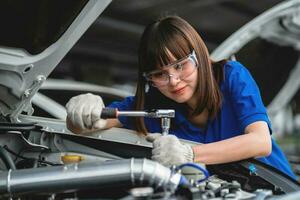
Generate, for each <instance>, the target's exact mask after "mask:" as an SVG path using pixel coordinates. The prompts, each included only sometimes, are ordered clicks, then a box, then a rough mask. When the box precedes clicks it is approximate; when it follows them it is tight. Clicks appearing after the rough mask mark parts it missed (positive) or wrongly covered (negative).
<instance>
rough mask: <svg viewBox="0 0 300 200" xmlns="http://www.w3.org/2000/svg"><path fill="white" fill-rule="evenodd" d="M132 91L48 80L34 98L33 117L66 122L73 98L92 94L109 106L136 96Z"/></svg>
mask: <svg viewBox="0 0 300 200" xmlns="http://www.w3.org/2000/svg"><path fill="white" fill-rule="evenodd" d="M131 90H132V89H130V88H128V89H127V90H124V89H117V88H112V87H106V86H100V85H95V84H91V83H85V82H79V81H73V80H63V79H47V80H46V81H45V82H44V83H43V84H42V85H41V87H40V88H39V91H38V92H37V93H36V94H35V95H34V96H33V98H32V105H33V109H34V113H33V115H34V116H40V117H50V118H51V117H52V118H56V119H62V120H65V119H66V116H67V113H66V110H65V105H66V103H67V102H68V100H69V99H70V98H71V97H73V96H76V95H80V94H84V93H92V94H96V95H99V96H101V97H102V99H103V102H104V104H105V105H109V104H110V103H111V102H113V101H120V100H123V99H124V98H125V97H128V96H132V95H134V94H133V93H132V92H130V91H131Z"/></svg>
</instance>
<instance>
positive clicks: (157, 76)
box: [151, 71, 168, 79]
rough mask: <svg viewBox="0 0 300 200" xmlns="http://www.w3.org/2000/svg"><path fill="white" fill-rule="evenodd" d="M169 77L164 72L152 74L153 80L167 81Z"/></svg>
mask: <svg viewBox="0 0 300 200" xmlns="http://www.w3.org/2000/svg"><path fill="white" fill-rule="evenodd" d="M167 76H168V75H167V73H166V72H164V71H160V72H155V73H153V74H151V78H152V79H165V78H166V77H167Z"/></svg>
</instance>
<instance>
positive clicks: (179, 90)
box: [171, 86, 186, 94]
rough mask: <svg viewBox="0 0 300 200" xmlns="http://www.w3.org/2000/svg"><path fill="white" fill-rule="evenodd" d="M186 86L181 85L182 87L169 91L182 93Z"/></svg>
mask: <svg viewBox="0 0 300 200" xmlns="http://www.w3.org/2000/svg"><path fill="white" fill-rule="evenodd" d="M185 88H186V86H184V87H182V88H178V89H176V90H173V91H171V93H173V94H179V93H182V92H183V91H184V89H185Z"/></svg>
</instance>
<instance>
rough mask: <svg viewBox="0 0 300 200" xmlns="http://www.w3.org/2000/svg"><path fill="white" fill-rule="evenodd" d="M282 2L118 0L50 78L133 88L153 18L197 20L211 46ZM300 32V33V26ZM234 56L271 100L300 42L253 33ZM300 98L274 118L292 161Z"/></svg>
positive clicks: (292, 98) (291, 65) (288, 73)
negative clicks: (141, 42) (169, 16)
mask: <svg viewBox="0 0 300 200" xmlns="http://www.w3.org/2000/svg"><path fill="white" fill-rule="evenodd" d="M281 2H283V1H280V0H259V1H253V0H138V1H137V0H114V1H112V3H111V4H110V5H109V6H108V8H107V9H106V10H105V11H104V13H103V14H102V15H101V16H100V17H99V18H98V19H97V20H96V21H95V22H94V24H93V25H92V26H91V27H90V28H89V29H88V31H87V32H86V33H85V34H84V36H83V37H82V38H81V39H80V40H79V41H78V42H77V44H76V45H75V46H74V47H73V48H72V50H71V51H70V52H69V53H68V54H67V56H66V57H65V58H64V59H63V60H62V61H61V63H60V64H59V66H58V67H57V68H56V69H55V70H54V71H53V72H52V74H51V75H50V78H58V79H70V80H76V81H82V82H88V83H92V84H96V85H101V86H108V87H112V88H118V89H122V90H123V91H127V92H129V93H134V92H135V84H136V77H137V67H138V61H137V49H138V45H139V40H140V37H141V34H142V32H143V29H144V28H145V26H146V25H147V24H148V23H149V22H150V21H151V20H153V19H156V18H157V17H159V16H162V15H166V14H176V15H179V16H180V17H182V18H184V19H185V20H187V21H188V22H190V23H191V24H192V25H193V26H194V28H195V29H196V30H197V31H198V32H199V33H200V35H201V37H202V38H203V39H204V41H205V42H206V44H207V47H208V49H209V51H210V52H213V51H214V50H215V49H216V48H217V47H218V46H219V45H220V44H221V43H222V42H223V41H224V40H225V39H226V38H227V37H229V36H230V35H231V34H233V33H234V32H235V31H237V30H238V29H239V28H240V27H242V26H243V25H245V24H247V22H249V21H251V20H252V19H254V18H255V17H257V16H258V15H260V14H261V13H263V12H265V11H266V10H268V9H270V8H272V7H274V6H275V5H276V4H278V3H281ZM298 19H299V17H298ZM279 23H280V22H279ZM299 24H300V23H299ZM299 24H298V25H299ZM298 28H299V27H298ZM297 30H298V31H299V29H297ZM297 33H299V35H300V31H299V32H297ZM299 35H298V36H297V39H298V42H299V40H300V39H299ZM235 59H237V60H238V61H240V62H242V63H243V64H244V65H245V66H246V67H247V68H248V69H249V70H250V72H251V73H252V75H253V76H254V78H255V80H256V81H257V83H258V85H259V87H260V89H261V94H262V98H263V100H264V103H265V105H266V106H269V105H270V104H271V103H272V100H273V99H274V98H275V97H276V95H277V94H278V93H279V91H280V90H281V89H282V88H283V86H284V85H285V84H286V82H287V81H288V79H289V77H290V76H291V74H292V73H293V72H294V71H293V69H294V68H295V66H297V63H298V60H299V48H298V49H297V48H295V47H292V46H289V45H278V44H274V43H273V42H270V41H269V40H268V39H266V38H255V39H253V40H251V42H249V43H247V44H245V45H244V47H243V48H241V49H240V51H239V52H238V53H236V54H235ZM299 98H300V94H299V91H298V89H297V90H296V92H293V94H291V95H290V97H289V98H288V99H287V100H286V103H285V104H284V105H283V106H282V107H281V108H280V109H279V110H278V112H276V115H274V116H273V117H272V119H271V120H272V124H273V131H274V132H273V136H274V137H275V138H276V139H277V141H278V142H279V144H280V145H281V147H282V148H283V149H284V151H285V152H286V153H287V154H288V155H289V157H290V159H292V160H293V162H299V160H298V157H297V155H299V152H300V150H299V149H300V139H299V136H300V133H299V130H300V116H299V111H300V106H299V104H300V99H299ZM62 103H64V102H62Z"/></svg>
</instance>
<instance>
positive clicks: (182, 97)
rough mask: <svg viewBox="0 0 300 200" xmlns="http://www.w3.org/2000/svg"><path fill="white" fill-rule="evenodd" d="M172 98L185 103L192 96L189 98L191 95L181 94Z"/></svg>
mask: <svg viewBox="0 0 300 200" xmlns="http://www.w3.org/2000/svg"><path fill="white" fill-rule="evenodd" d="M171 99H173V100H174V101H176V102H177V103H185V102H187V101H188V100H189V99H190V98H189V97H184V96H180V97H171Z"/></svg>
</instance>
